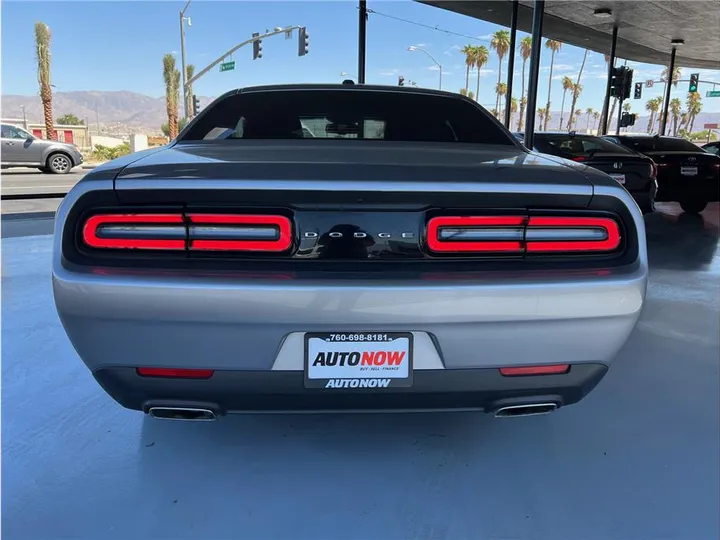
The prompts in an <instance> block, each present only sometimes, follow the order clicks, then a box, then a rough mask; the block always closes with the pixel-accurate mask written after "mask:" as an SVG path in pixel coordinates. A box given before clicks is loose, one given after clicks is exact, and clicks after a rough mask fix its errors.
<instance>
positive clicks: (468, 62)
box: [461, 45, 477, 95]
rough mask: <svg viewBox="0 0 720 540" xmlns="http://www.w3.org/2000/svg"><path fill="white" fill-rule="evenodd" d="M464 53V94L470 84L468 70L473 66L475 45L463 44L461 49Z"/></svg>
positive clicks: (475, 51)
mask: <svg viewBox="0 0 720 540" xmlns="http://www.w3.org/2000/svg"><path fill="white" fill-rule="evenodd" d="M461 52H462V53H463V54H464V55H465V95H467V91H468V87H469V86H470V70H471V69H472V68H474V67H475V55H476V53H477V47H475V46H474V45H465V47H463V49H462V51H461Z"/></svg>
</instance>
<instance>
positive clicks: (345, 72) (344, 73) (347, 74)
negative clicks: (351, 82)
mask: <svg viewBox="0 0 720 540" xmlns="http://www.w3.org/2000/svg"><path fill="white" fill-rule="evenodd" d="M340 76H341V77H350V78H351V79H355V80H356V81H357V77H356V76H355V75H353V74H352V73H348V72H347V71H343V72H342V73H341V74H340Z"/></svg>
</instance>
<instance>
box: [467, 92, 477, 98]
mask: <svg viewBox="0 0 720 540" xmlns="http://www.w3.org/2000/svg"><path fill="white" fill-rule="evenodd" d="M467 97H468V98H470V99H475V94H474V93H473V91H472V90H468V93H467Z"/></svg>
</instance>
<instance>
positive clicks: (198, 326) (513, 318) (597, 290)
mask: <svg viewBox="0 0 720 540" xmlns="http://www.w3.org/2000/svg"><path fill="white" fill-rule="evenodd" d="M646 281H647V268H646V266H645V265H644V264H640V263H638V264H636V265H633V266H631V267H619V268H609V269H604V270H598V271H587V272H581V271H575V272H573V271H564V272H557V273H555V274H550V275H545V274H537V275H534V274H532V273H528V272H524V273H520V272H519V273H518V275H517V276H515V277H513V276H511V275H509V273H508V272H496V273H489V272H488V273H483V274H480V275H476V276H474V277H472V279H471V278H466V279H465V280H461V279H460V278H457V277H456V278H455V279H451V278H449V277H445V278H443V279H436V280H414V281H400V280H398V281H396V282H393V281H385V280H383V281H379V280H375V281H372V280H366V281H364V282H363V281H357V280H333V281H329V280H299V279H298V280H295V279H289V280H285V281H284V282H281V281H277V280H274V281H273V280H269V279H264V278H262V277H259V278H257V279H245V280H242V281H241V280H239V279H233V278H230V277H228V278H220V277H215V278H213V277H207V278H189V277H171V276H160V275H158V276H154V277H144V276H126V275H111V274H108V272H107V271H102V272H100V273H95V271H92V270H87V271H71V270H68V269H66V268H64V267H63V266H62V265H56V266H55V269H54V273H53V287H54V294H55V303H56V306H57V309H58V313H59V315H60V318H61V320H62V323H63V325H64V327H65V330H66V331H67V334H68V336H69V338H70V340H71V342H72V343H73V345H74V347H75V349H76V350H77V352H78V353H79V355H80V357H81V358H82V359H83V361H84V362H85V363H86V364H87V365H88V367H89V368H90V369H91V370H92V371H96V370H98V369H102V368H106V367H137V366H147V367H175V368H206V369H215V370H260V371H263V370H264V371H267V370H278V369H283V370H294V371H302V370H303V368H304V351H303V347H302V346H301V343H302V336H303V333H304V332H413V333H414V334H415V335H416V339H415V341H416V353H415V356H417V357H418V358H419V363H416V369H418V368H420V369H435V368H438V367H439V368H441V369H473V368H474V369H478V368H494V367H499V366H513V365H536V364H558V363H570V364H575V363H592V362H599V363H603V364H608V363H609V362H611V360H612V358H613V357H614V356H615V354H616V353H617V351H618V350H619V349H620V347H622V345H623V344H624V343H625V341H626V339H627V337H628V336H629V334H630V332H631V331H632V329H633V327H634V326H635V323H636V321H637V319H638V317H639V315H640V311H641V309H642V305H643V300H644V296H645V290H646ZM423 366H424V367H423Z"/></svg>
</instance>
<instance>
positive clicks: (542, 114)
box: [537, 108, 545, 124]
mask: <svg viewBox="0 0 720 540" xmlns="http://www.w3.org/2000/svg"><path fill="white" fill-rule="evenodd" d="M537 114H538V117H539V118H540V123H541V124H542V122H543V120H545V109H543V108H540V109H538V110H537Z"/></svg>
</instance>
